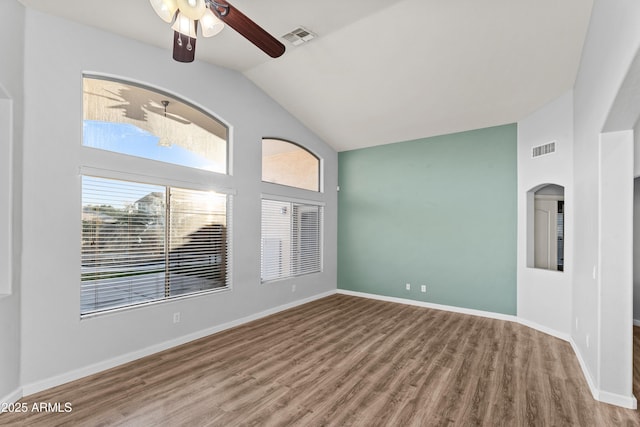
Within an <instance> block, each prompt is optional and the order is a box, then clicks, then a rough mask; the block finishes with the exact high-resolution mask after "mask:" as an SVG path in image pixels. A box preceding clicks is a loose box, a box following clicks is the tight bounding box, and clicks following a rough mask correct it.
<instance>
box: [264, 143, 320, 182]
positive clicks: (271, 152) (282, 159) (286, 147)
mask: <svg viewBox="0 0 640 427" xmlns="http://www.w3.org/2000/svg"><path fill="white" fill-rule="evenodd" d="M262 180H263V181H264V182H271V183H273V184H281V185H287V186H289V187H296V188H302V189H305V190H311V191H320V159H318V157H316V156H315V155H314V154H312V153H311V152H309V151H308V150H306V149H304V148H302V147H301V146H299V145H297V144H294V143H292V142H288V141H284V140H281V139H274V138H264V139H263V140H262Z"/></svg>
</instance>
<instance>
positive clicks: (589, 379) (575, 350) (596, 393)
mask: <svg viewBox="0 0 640 427" xmlns="http://www.w3.org/2000/svg"><path fill="white" fill-rule="evenodd" d="M569 344H571V348H572V349H573V354H575V355H576V358H577V359H578V364H579V365H580V369H582V375H584V379H585V380H587V385H588V386H589V390H590V391H591V395H592V396H593V398H594V399H595V400H600V399H599V396H600V390H598V387H596V383H595V382H594V381H593V377H592V376H591V371H589V367H588V366H587V363H586V362H585V361H584V359H583V358H582V353H581V352H580V349H579V348H578V345H577V344H576V342H575V341H574V340H573V338H570V339H569Z"/></svg>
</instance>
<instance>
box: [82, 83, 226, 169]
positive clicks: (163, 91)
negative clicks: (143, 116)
mask: <svg viewBox="0 0 640 427" xmlns="http://www.w3.org/2000/svg"><path fill="white" fill-rule="evenodd" d="M85 78H88V79H94V80H104V81H108V82H114V83H121V84H124V85H129V86H134V87H137V88H139V89H143V90H147V91H150V92H154V93H157V94H158V95H161V96H166V97H170V98H172V99H174V100H176V101H178V102H180V103H182V104H184V105H186V106H188V107H190V108H193V109H194V110H196V111H198V112H200V113H202V114H204V115H205V116H208V117H209V118H211V119H212V120H214V121H216V122H218V123H219V124H220V125H221V126H223V127H224V128H225V129H226V133H227V138H226V147H225V163H226V165H225V171H226V172H224V173H223V172H215V171H210V170H206V169H200V168H194V167H190V166H185V165H181V164H178V163H170V162H165V161H162V160H157V159H152V158H148V157H141V156H135V155H132V154H126V153H121V152H118V151H112V150H106V149H102V148H97V147H91V146H87V145H84V131H82V138H80V145H81V147H82V148H83V149H85V150H95V151H98V152H107V153H111V154H115V155H119V156H126V157H129V158H136V159H142V160H147V161H149V162H158V163H160V164H163V165H169V166H170V167H180V168H186V169H190V170H193V171H200V172H203V173H206V174H209V173H212V174H217V175H220V176H230V175H232V174H233V171H232V143H231V142H232V137H233V127H232V126H231V125H230V124H229V123H228V122H227V121H226V120H223V119H222V118H221V117H219V116H218V115H217V114H213V113H212V112H211V111H209V110H208V109H207V108H205V107H203V106H201V105H200V104H198V103H197V102H195V101H192V100H190V99H188V98H186V97H184V96H182V95H179V94H177V93H175V92H171V91H169V90H166V89H162V88H159V87H157V86H153V85H151V84H148V83H144V82H141V81H138V80H134V79H127V78H123V77H120V76H112V75H107V74H100V73H92V72H84V73H82V81H83V82H82V83H83V85H84V79H85ZM82 92H83V95H84V90H83V91H82ZM82 108H83V112H82V114H83V119H82V123H83V125H84V101H83V102H82Z"/></svg>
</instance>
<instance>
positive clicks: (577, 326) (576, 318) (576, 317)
mask: <svg viewBox="0 0 640 427" xmlns="http://www.w3.org/2000/svg"><path fill="white" fill-rule="evenodd" d="M577 330H578V318H577V317H576V331H577Z"/></svg>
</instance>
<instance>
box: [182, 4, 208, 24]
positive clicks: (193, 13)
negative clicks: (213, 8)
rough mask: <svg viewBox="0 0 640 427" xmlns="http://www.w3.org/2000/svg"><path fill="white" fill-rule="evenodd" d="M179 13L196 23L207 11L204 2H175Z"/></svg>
mask: <svg viewBox="0 0 640 427" xmlns="http://www.w3.org/2000/svg"><path fill="white" fill-rule="evenodd" d="M177 2H178V9H180V13H181V14H182V15H184V16H186V17H187V18H189V19H191V20H193V21H198V20H199V19H200V18H202V15H204V13H205V12H206V10H207V7H206V5H205V3H204V0H177Z"/></svg>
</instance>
